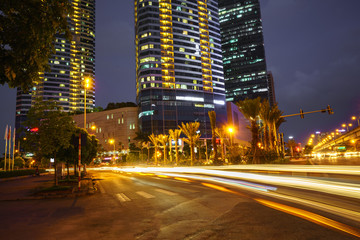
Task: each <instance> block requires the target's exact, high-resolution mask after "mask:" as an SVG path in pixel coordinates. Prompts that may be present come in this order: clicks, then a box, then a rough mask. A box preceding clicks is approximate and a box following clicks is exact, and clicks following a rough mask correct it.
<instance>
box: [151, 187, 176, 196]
mask: <svg viewBox="0 0 360 240" xmlns="http://www.w3.org/2000/svg"><path fill="white" fill-rule="evenodd" d="M155 191H157V192H160V193H164V194H166V195H169V196H175V195H178V194H177V193H174V192H170V191H167V190H165V189H161V188H156V189H155Z"/></svg>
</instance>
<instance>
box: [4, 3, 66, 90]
mask: <svg viewBox="0 0 360 240" xmlns="http://www.w3.org/2000/svg"><path fill="white" fill-rule="evenodd" d="M0 12H1V14H0V84H2V85H4V84H5V83H7V84H8V85H9V87H11V88H14V87H21V88H22V90H24V91H27V90H28V89H29V88H30V87H32V86H33V85H34V83H36V82H37V81H39V80H40V75H39V72H44V71H46V70H48V69H49V66H48V61H49V57H50V56H51V55H52V54H53V53H55V46H54V43H55V39H56V37H57V36H59V35H61V36H64V37H66V38H67V39H70V38H71V37H70V36H71V34H70V30H69V29H68V23H67V16H68V15H70V14H72V6H71V3H70V1H68V0H43V1H41V0H32V1H24V0H2V1H0Z"/></svg>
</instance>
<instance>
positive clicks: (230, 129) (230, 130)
mask: <svg viewBox="0 0 360 240" xmlns="http://www.w3.org/2000/svg"><path fill="white" fill-rule="evenodd" d="M227 130H228V132H229V135H230V146H232V142H233V141H232V137H233V134H234V128H233V127H228V129H227Z"/></svg>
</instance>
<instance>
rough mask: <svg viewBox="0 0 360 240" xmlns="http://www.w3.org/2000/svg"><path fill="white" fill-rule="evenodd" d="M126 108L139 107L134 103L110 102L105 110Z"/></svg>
mask: <svg viewBox="0 0 360 240" xmlns="http://www.w3.org/2000/svg"><path fill="white" fill-rule="evenodd" d="M124 107H137V105H136V104H135V103H133V102H121V103H113V102H110V103H108V105H107V106H106V108H105V110H111V109H117V108H124Z"/></svg>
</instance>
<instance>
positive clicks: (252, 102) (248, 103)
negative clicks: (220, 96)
mask: <svg viewBox="0 0 360 240" xmlns="http://www.w3.org/2000/svg"><path fill="white" fill-rule="evenodd" d="M236 105H237V106H238V108H239V111H240V112H241V113H242V114H244V116H245V118H247V119H248V120H249V121H250V131H251V136H252V137H251V152H252V154H253V163H259V146H258V143H259V125H258V124H257V122H256V120H257V118H258V115H259V113H260V108H261V98H260V97H258V98H255V99H245V100H243V101H239V102H237V103H236Z"/></svg>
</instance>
